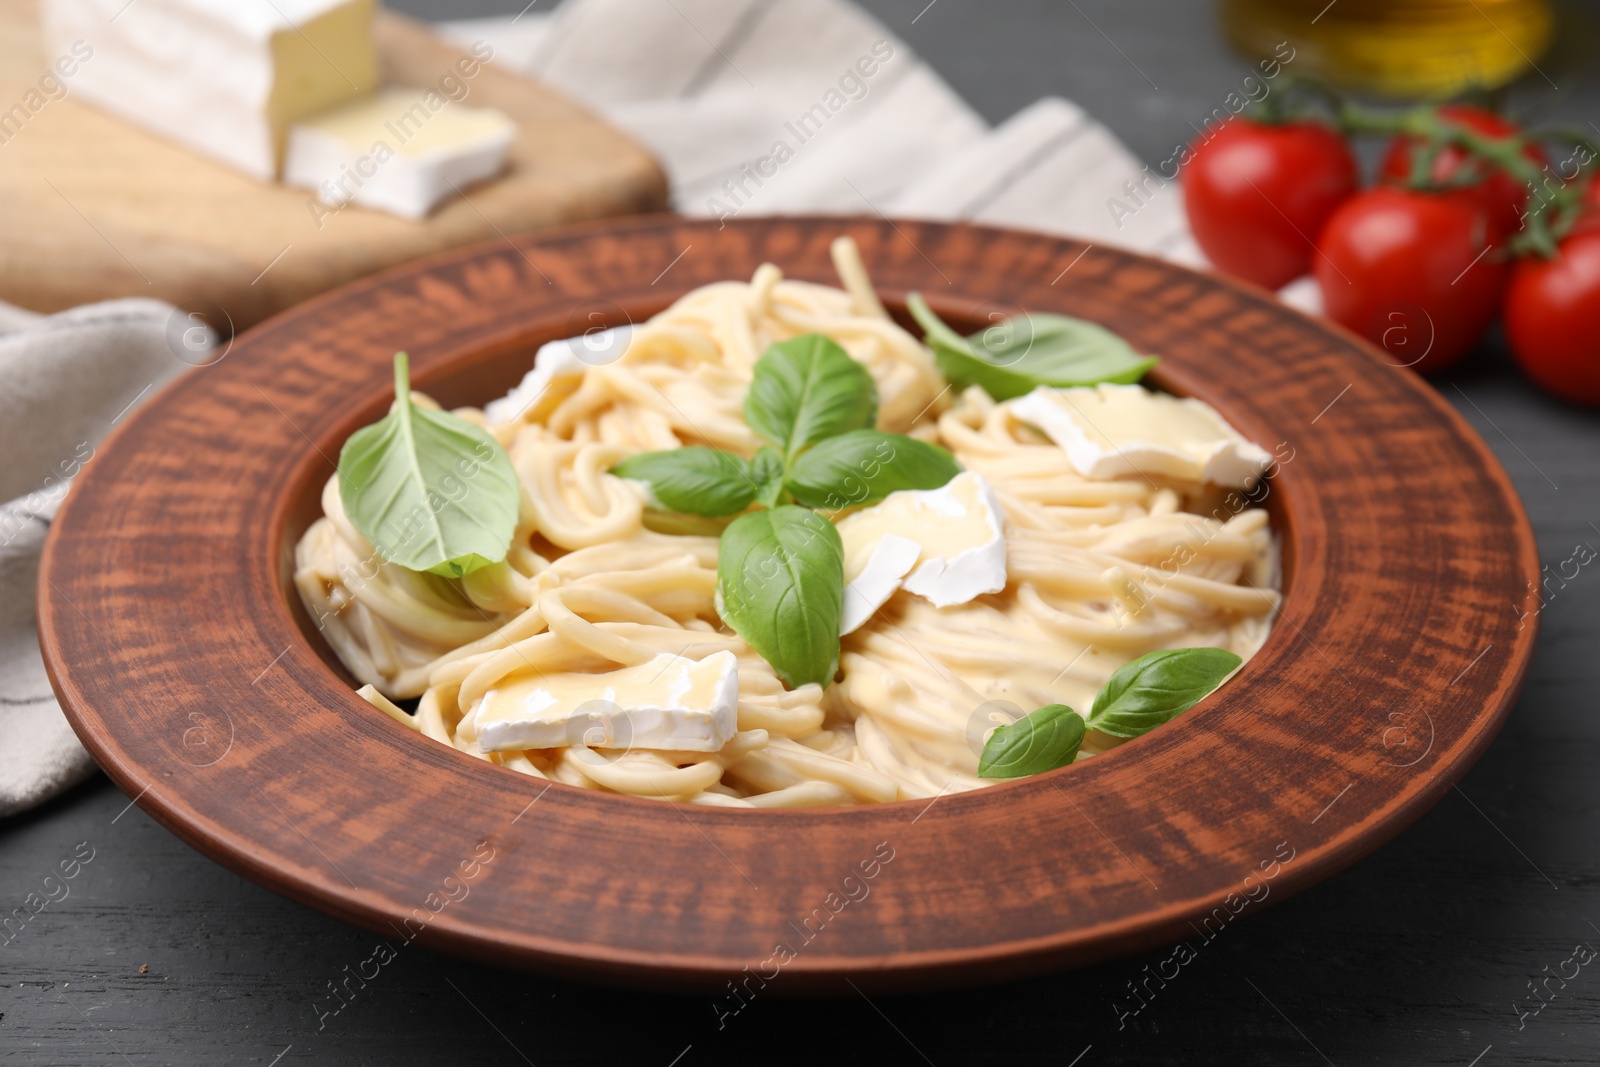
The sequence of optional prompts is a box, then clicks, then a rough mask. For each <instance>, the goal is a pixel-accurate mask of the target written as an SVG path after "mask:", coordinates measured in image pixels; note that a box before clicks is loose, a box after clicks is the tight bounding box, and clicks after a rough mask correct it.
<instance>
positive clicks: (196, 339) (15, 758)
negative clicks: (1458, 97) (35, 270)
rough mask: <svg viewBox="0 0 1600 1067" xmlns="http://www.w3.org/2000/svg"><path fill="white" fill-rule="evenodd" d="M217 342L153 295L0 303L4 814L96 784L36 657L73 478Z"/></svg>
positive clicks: (0, 807) (0, 761)
mask: <svg viewBox="0 0 1600 1067" xmlns="http://www.w3.org/2000/svg"><path fill="white" fill-rule="evenodd" d="M215 343H216V341H215V337H214V336H213V335H212V334H211V331H210V330H209V329H207V328H205V327H204V326H202V325H197V324H195V323H193V322H191V321H190V320H188V319H186V318H185V317H184V316H183V315H182V313H181V312H177V311H175V309H174V308H172V307H171V306H170V305H168V304H163V303H161V302H159V301H156V300H112V301H109V302H107V303H104V304H91V305H89V306H87V307H81V308H75V309H73V310H71V311H65V312H62V313H60V314H58V315H37V314H34V313H32V312H28V311H23V310H21V309H19V308H14V307H11V306H10V305H8V304H0V427H4V433H5V462H4V463H0V501H7V503H4V504H0V815H9V814H11V813H13V812H17V811H22V810H24V809H26V808H31V807H33V806H34V805H35V804H38V803H40V802H42V801H44V800H46V799H48V798H49V797H51V796H54V795H55V794H56V793H59V792H61V791H62V790H63V789H66V788H68V787H69V786H72V785H75V784H76V783H78V782H80V781H82V780H83V779H84V778H86V777H88V775H89V773H90V772H91V771H93V770H94V763H93V762H92V761H91V760H90V759H89V754H88V753H87V752H85V751H84V750H83V746H82V745H80V744H79V743H78V739H77V737H76V736H74V734H73V732H72V728H71V727H70V726H68V725H67V720H66V719H65V718H63V717H62V714H61V709H60V708H59V707H58V706H57V704H56V700H55V697H54V695H52V693H51V691H50V681H49V679H48V678H47V677H46V676H45V672H44V660H43V659H42V658H41V656H40V654H39V637H38V632H37V629H36V626H35V619H34V591H35V586H36V585H37V584H38V578H39V552H40V550H41V549H42V548H43V546H44V536H45V532H46V531H47V530H48V529H49V526H50V521H51V519H53V518H54V517H55V513H56V508H57V507H58V506H59V505H60V503H61V500H62V498H63V497H64V496H65V495H66V493H67V490H68V487H69V486H70V485H71V483H72V479H73V478H74V477H76V476H77V474H78V472H79V471H81V470H82V469H83V468H84V467H85V466H87V465H88V464H90V463H93V462H94V455H95V450H96V446H97V445H98V444H99V442H100V440H101V438H103V437H105V435H106V434H108V433H110V432H111V430H112V428H113V427H114V426H115V425H116V424H117V423H118V422H120V421H121V420H122V418H123V417H124V416H126V414H127V412H128V411H129V410H130V409H131V408H132V407H133V405H134V404H136V403H137V402H139V401H141V400H143V399H144V398H145V397H147V396H149V395H150V393H152V392H154V391H155V390H156V389H158V388H159V387H160V385H161V383H162V382H164V381H166V380H167V379H168V378H170V377H172V376H173V375H174V374H176V373H178V372H179V371H180V370H183V369H184V367H185V366H186V365H189V364H197V363H202V362H205V361H206V360H207V359H208V358H209V356H208V354H209V353H211V352H212V351H213V350H214V349H213V346H214V345H215Z"/></svg>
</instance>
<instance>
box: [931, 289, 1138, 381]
mask: <svg viewBox="0 0 1600 1067" xmlns="http://www.w3.org/2000/svg"><path fill="white" fill-rule="evenodd" d="M906 308H907V310H909V311H910V312H911V317H912V318H914V319H916V320H917V323H918V324H919V325H920V326H921V327H922V329H923V333H924V335H925V336H924V338H923V340H924V342H925V343H926V344H927V345H928V347H929V348H931V349H933V355H934V359H935V361H936V362H937V363H938V364H939V369H940V370H941V371H942V372H943V373H944V376H945V377H946V378H948V379H949V380H950V381H951V383H952V384H953V385H955V386H956V388H958V389H965V388H967V387H968V386H970V385H980V386H982V387H983V389H984V391H985V392H987V393H988V394H989V395H990V396H992V397H994V398H995V399H996V400H1010V399H1011V398H1012V397H1018V396H1022V395H1023V394H1024V393H1029V392H1032V391H1033V389H1034V388H1035V387H1036V386H1040V385H1052V386H1056V387H1058V388H1067V387H1070V386H1074V385H1095V384H1097V383H1099V382H1115V383H1118V384H1121V385H1130V384H1132V383H1134V382H1137V381H1138V380H1139V379H1140V378H1143V377H1144V375H1145V372H1146V371H1148V370H1149V369H1150V368H1151V367H1154V366H1155V365H1156V364H1157V363H1158V362H1160V361H1159V360H1157V359H1155V358H1154V357H1152V356H1141V355H1139V354H1138V353H1137V352H1135V351H1134V350H1133V348H1132V347H1131V346H1129V344H1128V342H1126V341H1124V340H1123V339H1122V338H1120V337H1118V336H1117V335H1116V334H1114V333H1112V332H1111V331H1110V330H1108V329H1106V328H1105V327H1103V326H1097V325H1095V324H1094V323H1092V322H1086V321H1085V320H1083V319H1074V318H1070V317H1068V316H1066V315H1045V314H1038V315H1018V316H1016V317H1014V318H1009V319H1002V320H1001V321H999V322H997V323H995V324H993V325H991V326H990V327H989V328H987V329H984V330H980V331H978V332H977V333H975V334H973V335H972V336H971V337H962V336H961V335H960V334H958V333H956V332H955V331H954V330H952V329H951V328H950V327H949V326H947V325H945V323H944V321H943V320H942V319H940V318H939V316H937V315H935V314H934V313H933V310H932V309H931V308H929V307H928V305H927V303H926V302H925V301H924V300H923V299H922V297H921V295H919V294H917V293H912V294H911V295H910V296H908V297H906Z"/></svg>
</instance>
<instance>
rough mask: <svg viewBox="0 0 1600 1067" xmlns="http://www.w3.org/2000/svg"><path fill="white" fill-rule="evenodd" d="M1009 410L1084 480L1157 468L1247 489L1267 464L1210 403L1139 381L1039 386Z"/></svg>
mask: <svg viewBox="0 0 1600 1067" xmlns="http://www.w3.org/2000/svg"><path fill="white" fill-rule="evenodd" d="M1011 413H1012V414H1013V415H1015V416H1016V417H1017V418H1018V419H1020V420H1022V421H1023V422H1026V423H1028V424H1030V425H1032V426H1037V427H1038V428H1039V429H1040V430H1041V431H1043V433H1044V435H1045V436H1046V437H1048V438H1050V440H1052V441H1054V442H1055V443H1056V444H1058V445H1060V446H1061V448H1062V449H1063V450H1064V451H1065V452H1066V453H1067V459H1068V460H1070V461H1071V463H1072V465H1073V467H1075V468H1076V469H1077V471H1078V473H1079V474H1082V475H1083V476H1084V477H1085V478H1095V479H1109V478H1120V477H1123V476H1125V475H1129V474H1154V475H1161V476H1164V477H1168V478H1177V479H1181V480H1183V481H1193V482H1209V483H1211V484H1213V485H1219V486H1222V487H1224V488H1227V489H1248V488H1249V487H1250V486H1251V485H1253V484H1254V483H1255V482H1256V480H1257V479H1258V478H1260V477H1261V474H1262V472H1264V471H1265V470H1266V469H1267V468H1268V467H1269V466H1271V464H1272V456H1271V455H1270V454H1269V453H1268V452H1267V451H1266V450H1265V449H1263V448H1261V447H1260V446H1259V445H1256V444H1253V443H1251V442H1249V441H1247V440H1245V439H1244V437H1243V436H1242V435H1241V434H1240V433H1239V431H1238V430H1235V429H1234V428H1233V427H1232V426H1230V425H1228V423H1227V421H1226V420H1224V419H1223V417H1222V416H1221V415H1219V414H1217V412H1216V410H1215V409H1213V408H1212V407H1211V405H1209V404H1206V403H1203V402H1201V401H1199V400H1195V399H1192V398H1187V397H1176V396H1170V395H1168V394H1166V393H1155V392H1151V391H1150V390H1148V389H1146V388H1144V387H1143V386H1140V385H1097V386H1093V387H1089V386H1085V387H1081V388H1075V389H1052V388H1050V387H1048V386H1040V387H1039V388H1037V389H1035V390H1034V391H1033V392H1031V393H1029V394H1028V395H1027V396H1024V397H1019V398H1018V399H1016V400H1014V401H1012V402H1011Z"/></svg>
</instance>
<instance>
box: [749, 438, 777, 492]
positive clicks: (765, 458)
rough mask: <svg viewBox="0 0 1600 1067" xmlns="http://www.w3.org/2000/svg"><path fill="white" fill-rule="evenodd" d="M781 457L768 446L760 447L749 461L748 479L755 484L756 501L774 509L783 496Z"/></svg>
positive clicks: (774, 449) (775, 450)
mask: <svg viewBox="0 0 1600 1067" xmlns="http://www.w3.org/2000/svg"><path fill="white" fill-rule="evenodd" d="M783 475H784V469H783V455H782V454H781V453H780V452H779V451H778V450H777V449H776V448H773V447H771V446H770V445H762V446H761V449H760V451H758V452H757V453H756V454H755V458H754V459H752V460H751V461H750V479H751V480H752V481H754V482H755V483H756V500H757V501H758V502H760V503H761V504H762V505H764V506H766V507H769V508H770V507H776V506H777V504H778V500H779V499H780V498H781V497H782V496H783Z"/></svg>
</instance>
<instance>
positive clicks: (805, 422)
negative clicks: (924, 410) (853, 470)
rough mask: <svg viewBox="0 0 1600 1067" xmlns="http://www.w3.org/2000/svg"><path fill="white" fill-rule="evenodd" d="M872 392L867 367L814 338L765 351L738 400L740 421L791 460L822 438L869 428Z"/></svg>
mask: <svg viewBox="0 0 1600 1067" xmlns="http://www.w3.org/2000/svg"><path fill="white" fill-rule="evenodd" d="M877 417H878V387H877V385H876V384H874V382H873V381H872V375H870V374H868V373H867V368H865V367H863V366H862V365H861V364H859V363H857V362H856V361H855V360H853V359H851V358H850V354H849V353H848V352H846V351H845V350H844V349H842V348H840V347H839V346H838V344H837V343H835V342H834V341H832V340H830V339H829V338H827V337H824V336H823V335H822V334H820V333H808V334H802V335H801V336H799V337H794V338H790V339H789V340H787V341H779V342H778V343H777V344H774V345H771V346H769V347H768V348H767V350H766V352H764V353H763V354H762V356H761V358H760V359H758V360H757V361H756V365H755V369H754V377H752V378H751V380H750V391H749V392H747V393H745V395H744V421H745V422H746V423H748V424H749V426H750V428H751V429H752V430H754V431H755V432H756V434H757V435H759V436H760V437H762V438H764V439H765V440H768V441H771V442H772V443H773V444H775V445H777V446H778V448H779V449H781V450H782V451H783V458H784V461H785V462H787V463H793V462H794V458H795V457H796V456H797V455H799V454H800V453H801V452H802V451H804V450H805V449H806V448H808V447H810V446H811V445H814V444H816V443H817V442H818V441H820V440H822V439H823V438H825V437H832V436H834V435H835V434H841V433H847V432H849V431H850V430H860V429H863V428H864V427H867V426H871V425H872V424H873V422H874V421H876V419H877Z"/></svg>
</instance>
